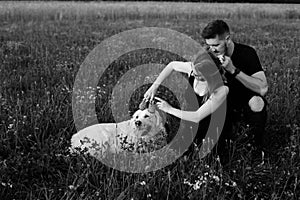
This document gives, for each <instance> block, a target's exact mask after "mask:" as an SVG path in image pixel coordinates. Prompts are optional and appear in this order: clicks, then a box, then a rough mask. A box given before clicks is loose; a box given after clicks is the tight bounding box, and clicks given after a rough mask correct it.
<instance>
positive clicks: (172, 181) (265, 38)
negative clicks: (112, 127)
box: [0, 2, 300, 200]
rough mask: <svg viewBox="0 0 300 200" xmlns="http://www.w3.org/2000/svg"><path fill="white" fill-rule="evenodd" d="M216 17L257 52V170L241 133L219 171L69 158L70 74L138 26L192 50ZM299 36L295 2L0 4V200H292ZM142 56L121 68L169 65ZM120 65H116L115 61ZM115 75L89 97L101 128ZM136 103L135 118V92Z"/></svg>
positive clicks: (297, 164)
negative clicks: (264, 88)
mask: <svg viewBox="0 0 300 200" xmlns="http://www.w3.org/2000/svg"><path fill="white" fill-rule="evenodd" d="M216 18H223V19H225V20H226V21H227V22H228V23H229V24H230V26H231V28H232V32H233V34H234V35H233V38H234V40H235V41H238V42H242V43H247V44H249V45H251V46H253V47H255V49H256V50H257V52H258V55H259V57H260V60H261V63H262V65H263V67H264V69H265V72H266V75H267V78H268V82H269V91H268V94H267V97H266V98H267V99H268V101H269V106H268V113H269V118H268V123H267V135H266V149H268V153H267V155H266V156H265V157H264V159H263V161H264V162H263V163H261V162H262V160H261V159H260V161H259V162H256V161H253V159H252V157H253V156H251V154H252V153H253V151H252V149H251V147H249V146H248V145H247V142H245V140H246V138H245V136H244V135H245V132H246V130H243V129H239V130H237V133H236V134H237V135H238V139H237V141H235V142H234V143H233V144H232V152H231V154H232V159H231V161H230V165H229V167H228V168H226V169H224V168H223V167H222V166H221V165H220V163H219V162H218V159H216V158H214V157H213V156H207V157H205V158H204V159H200V158H199V156H198V154H197V152H195V154H194V155H193V156H192V157H191V158H189V159H188V160H186V159H184V158H180V159H178V160H176V162H174V163H173V164H172V165H171V166H168V167H166V168H163V169H161V170H158V171H155V172H150V173H145V174H131V173H125V172H120V171H117V170H114V169H111V168H109V167H107V166H105V165H103V164H102V163H100V162H98V161H96V160H95V159H93V158H91V157H88V156H86V155H78V156H76V155H72V154H69V153H68V147H69V142H70V138H71V136H72V135H73V134H74V133H76V129H75V125H74V119H73V115H72V88H73V84H74V81H75V76H76V73H77V71H78V69H79V67H80V65H81V64H82V62H83V61H84V59H85V57H86V56H87V55H88V54H89V52H90V51H91V50H92V49H93V48H94V47H95V46H96V45H97V44H99V43H100V42H101V41H103V40H105V39H106V38H108V37H110V36H113V35H115V34H117V33H120V32H122V31H125V30H130V29H134V28H140V27H163V28H169V29H173V30H176V31H179V32H181V33H184V34H186V35H189V36H190V37H192V38H193V39H194V40H196V41H199V42H200V41H201V37H200V32H201V30H202V28H203V26H204V25H205V24H206V23H207V22H209V21H210V20H212V19H216ZM299 35H300V5H299V4H298V5H293V4H289V5H284V4H277V5H271V4H268V5H264V4H199V3H194V4H193V3H177V4H175V3H153V2H146V3H140V2H136V3H130V2H127V3H80V4H78V3H13V2H1V3H0V60H1V62H0V80H1V82H0V83H1V85H0V106H1V107H0V199H1V200H2V199H118V200H121V199H273V200H275V199H299V198H300V186H299V183H300V180H299V179H300V177H299V176H300V135H299V134H300V120H299V119H300V106H299V105H300V96H299V94H300V89H299V88H300V78H299V75H300V72H299V67H300V65H299V62H300V57H299V55H300V49H299V46H300V45H299V42H300V39H299ZM139 53H140V54H137V55H129V57H127V59H131V60H130V61H131V62H130V66H129V67H131V68H132V67H133V66H134V65H135V64H136V63H139V62H140V60H139V59H141V58H142V59H143V61H145V60H146V61H149V62H151V61H152V60H153V59H156V60H155V61H157V62H158V63H161V64H166V63H167V62H169V61H171V60H174V59H176V57H174V56H172V55H169V54H163V53H162V54H159V53H157V52H155V51H150V52H149V51H141V52H139ZM116 64H117V65H121V66H123V65H122V60H119V61H118V63H116ZM123 64H124V63H123ZM124 67H125V68H126V67H128V65H126V63H125V64H124ZM111 69H112V70H111V71H109V73H107V77H106V78H107V79H103V80H102V81H103V82H102V83H107V84H106V85H107V87H105V88H102V89H103V90H104V91H103V94H104V95H102V96H101V98H99V97H98V99H97V106H98V107H96V110H97V111H98V119H99V120H101V121H111V120H112V116H111V115H109V103H108V96H109V95H105V94H107V93H109V92H111V91H112V88H113V87H114V84H113V83H116V81H117V77H116V76H114V75H115V73H120V72H119V71H113V69H114V68H111ZM121 73H122V72H121ZM139 78H141V77H136V79H139ZM132 86H133V87H134V80H132ZM119 90H120V93H121V92H122V93H124V95H125V94H128V93H130V88H127V89H125V90H123V89H122V88H121V89H119ZM135 95H136V98H135V99H133V101H132V102H131V103H132V105H130V106H131V107H130V109H131V110H134V109H136V108H137V106H138V103H139V102H138V99H139V97H140V95H142V94H135ZM174 127H176V126H175V125H174Z"/></svg>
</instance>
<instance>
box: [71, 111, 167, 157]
mask: <svg viewBox="0 0 300 200" xmlns="http://www.w3.org/2000/svg"><path fill="white" fill-rule="evenodd" d="M162 131H163V132H165V128H164V125H163V123H162V117H161V116H160V114H159V112H158V111H157V110H156V109H153V108H150V106H149V108H148V109H144V110H141V109H139V110H137V111H136V112H135V113H134V114H133V116H132V118H131V119H130V120H127V121H123V122H120V123H102V124H95V125H92V126H89V127H86V128H84V129H82V130H80V131H79V132H78V133H76V134H75V135H73V137H72V139H71V150H72V151H73V152H74V150H76V149H77V150H86V151H87V152H88V153H90V155H92V156H94V157H96V158H97V157H99V156H100V157H101V156H103V153H105V152H107V151H109V152H111V153H119V152H122V151H126V150H131V151H135V149H136V148H137V145H138V142H139V141H140V140H144V141H147V140H148V139H151V137H153V136H155V135H156V134H157V133H159V132H162Z"/></svg>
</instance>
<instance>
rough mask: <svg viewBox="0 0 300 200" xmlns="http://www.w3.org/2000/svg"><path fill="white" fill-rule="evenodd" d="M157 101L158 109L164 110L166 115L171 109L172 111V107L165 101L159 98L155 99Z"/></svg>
mask: <svg viewBox="0 0 300 200" xmlns="http://www.w3.org/2000/svg"><path fill="white" fill-rule="evenodd" d="M155 99H156V100H157V101H158V102H156V105H157V107H158V108H159V109H160V110H162V111H164V112H166V113H169V111H170V109H172V106H170V104H168V103H167V102H166V101H165V100H162V99H161V98H159V97H155Z"/></svg>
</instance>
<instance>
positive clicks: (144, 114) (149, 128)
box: [130, 106, 164, 137]
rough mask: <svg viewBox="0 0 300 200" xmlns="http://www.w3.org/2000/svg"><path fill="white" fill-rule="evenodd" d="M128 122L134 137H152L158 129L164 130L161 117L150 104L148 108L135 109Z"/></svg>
mask: <svg viewBox="0 0 300 200" xmlns="http://www.w3.org/2000/svg"><path fill="white" fill-rule="evenodd" d="M130 123H131V127H132V128H133V129H134V134H135V136H136V137H152V136H154V135H155V134H157V133H158V132H159V131H160V130H164V125H163V120H162V117H161V116H160V114H159V112H158V111H157V110H156V109H155V108H154V107H151V108H150V106H149V108H148V109H144V110H137V111H136V112H135V113H134V114H133V116H132V119H131V122H130Z"/></svg>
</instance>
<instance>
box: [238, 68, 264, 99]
mask: <svg viewBox="0 0 300 200" xmlns="http://www.w3.org/2000/svg"><path fill="white" fill-rule="evenodd" d="M235 78H236V79H238V80H239V81H240V82H241V83H242V84H243V85H244V86H245V87H247V88H249V89H250V90H252V91H254V92H256V93H258V94H260V95H262V96H264V95H265V94H266V93H267V91H268V83H267V78H266V75H265V73H264V72H263V71H259V72H256V73H255V74H252V75H251V76H248V75H247V74H245V73H244V72H242V71H241V72H240V73H239V74H237V75H236V77H235Z"/></svg>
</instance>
